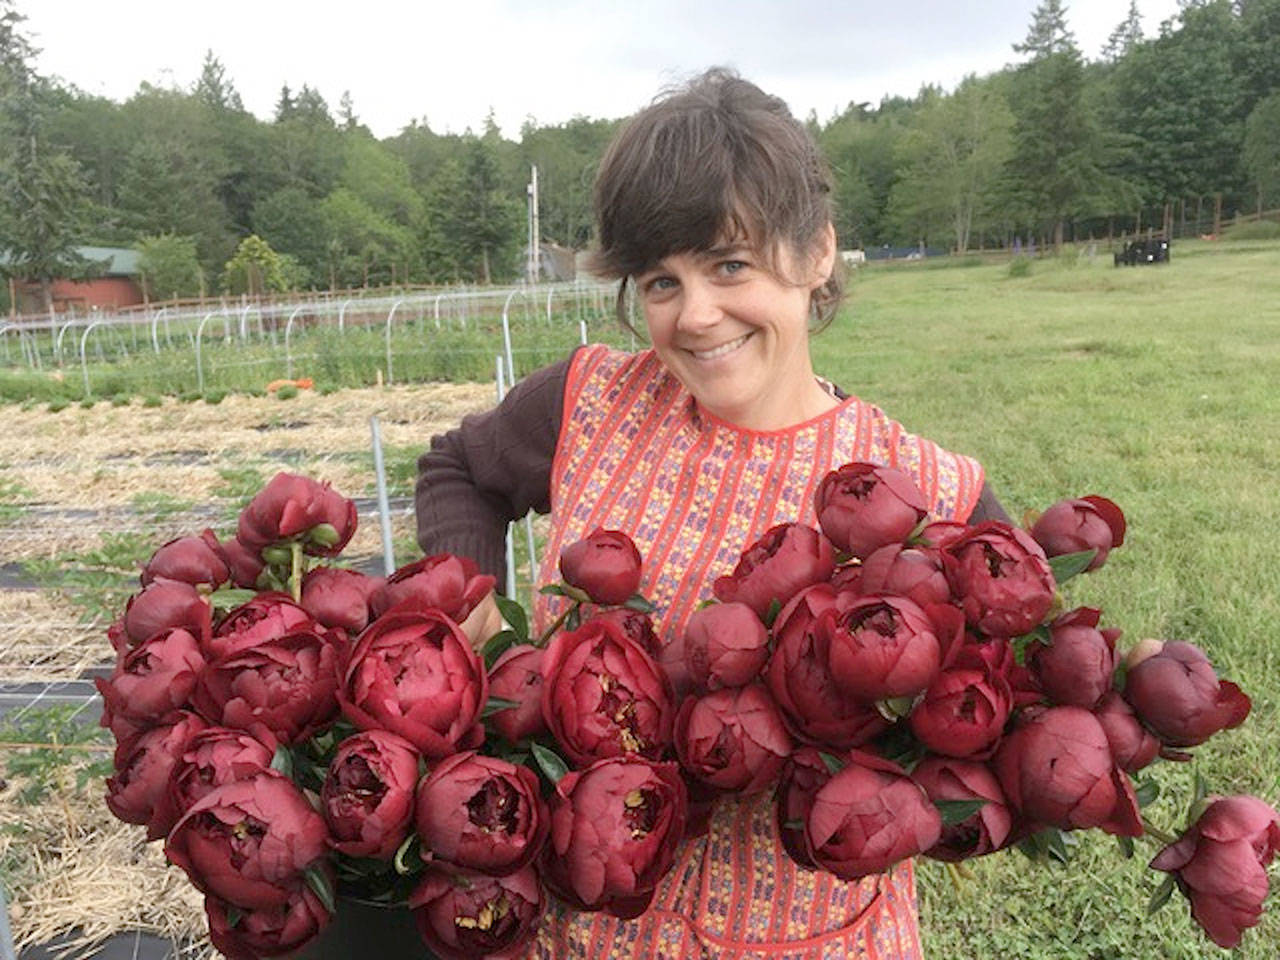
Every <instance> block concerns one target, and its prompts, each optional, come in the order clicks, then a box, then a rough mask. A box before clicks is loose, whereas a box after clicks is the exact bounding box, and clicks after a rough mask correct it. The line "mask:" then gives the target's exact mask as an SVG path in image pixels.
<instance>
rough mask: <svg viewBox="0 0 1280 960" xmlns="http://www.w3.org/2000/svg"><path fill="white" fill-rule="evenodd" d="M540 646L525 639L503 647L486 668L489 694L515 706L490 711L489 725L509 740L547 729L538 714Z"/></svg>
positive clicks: (540, 707)
mask: <svg viewBox="0 0 1280 960" xmlns="http://www.w3.org/2000/svg"><path fill="white" fill-rule="evenodd" d="M543 652H544V651H543V649H542V648H541V647H535V646H533V645H532V644H529V643H521V644H516V645H515V646H513V647H509V648H507V649H506V650H504V651H503V653H502V656H500V657H498V660H497V662H496V663H494V665H493V669H492V670H491V671H490V672H489V696H490V698H494V697H496V698H498V699H500V700H510V701H511V702H512V703H516V704H519V706H515V707H510V708H508V709H506V710H499V711H498V712H497V713H494V714H491V715H490V717H489V720H488V723H489V725H490V726H492V727H493V729H494V730H497V731H498V733H500V734H502V736H504V737H506V738H507V740H509V741H510V742H512V743H515V742H516V741H517V740H521V739H524V738H525V737H536V736H537V735H538V734H540V733H542V731H544V730H546V729H547V722H546V721H545V720H544V719H543V718H542V656H543Z"/></svg>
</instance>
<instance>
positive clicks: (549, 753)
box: [529, 743, 569, 783]
mask: <svg viewBox="0 0 1280 960" xmlns="http://www.w3.org/2000/svg"><path fill="white" fill-rule="evenodd" d="M529 749H530V750H532V751H533V759H534V760H536V761H537V762H538V766H539V767H541V768H542V772H543V773H544V774H546V777H547V779H548V780H550V781H551V782H552V783H559V782H560V778H561V777H563V776H564V775H565V774H566V773H568V772H569V765H568V764H567V763H565V762H564V760H563V758H562V757H561V756H560V754H558V753H556V752H555V751H554V750H552V749H550V748H548V747H544V746H543V745H542V744H540V743H531V744H529Z"/></svg>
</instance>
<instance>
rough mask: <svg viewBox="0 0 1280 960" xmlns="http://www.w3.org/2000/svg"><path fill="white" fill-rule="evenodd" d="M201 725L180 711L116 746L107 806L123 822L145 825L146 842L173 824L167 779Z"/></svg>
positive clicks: (173, 818) (108, 785)
mask: <svg viewBox="0 0 1280 960" xmlns="http://www.w3.org/2000/svg"><path fill="white" fill-rule="evenodd" d="M205 726H206V724H205V722H204V720H203V719H202V718H200V717H198V716H196V715H195V714H194V713H190V712H188V711H186V710H182V711H178V712H175V713H173V714H172V715H170V716H168V717H166V718H165V719H164V721H163V722H161V723H160V724H159V725H158V726H154V727H151V728H150V729H148V730H145V731H143V732H142V733H140V734H138V735H137V736H136V737H134V738H132V739H129V740H125V741H122V742H121V743H120V744H119V745H118V746H117V747H116V751H115V757H114V767H115V776H113V777H108V778H107V807H108V808H109V809H110V810H111V812H112V813H114V814H115V815H116V817H117V818H119V819H120V820H123V821H124V822H125V823H138V824H146V826H147V839H148V840H157V839H159V838H160V837H163V836H164V835H165V834H167V833H168V832H169V829H170V828H171V827H172V826H173V824H174V823H175V822H176V820H177V817H176V815H175V812H174V809H173V807H172V806H171V804H170V803H169V800H168V790H169V777H170V775H171V774H172V773H173V769H174V767H175V766H177V764H178V762H179V761H180V760H181V758H182V755H183V753H184V752H185V751H186V749H187V744H188V743H189V742H190V741H191V738H192V737H194V736H195V735H196V734H198V733H199V732H200V731H201V730H203V729H204V728H205Z"/></svg>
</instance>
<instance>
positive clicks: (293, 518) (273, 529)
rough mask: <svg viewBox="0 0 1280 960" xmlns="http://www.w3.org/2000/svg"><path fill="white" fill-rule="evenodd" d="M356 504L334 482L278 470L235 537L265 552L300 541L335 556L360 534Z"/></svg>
mask: <svg viewBox="0 0 1280 960" xmlns="http://www.w3.org/2000/svg"><path fill="white" fill-rule="evenodd" d="M356 523H357V517H356V505H355V502H354V501H352V500H348V499H347V498H346V497H344V496H342V495H341V494H340V493H337V492H336V491H334V490H332V489H330V487H329V484H327V483H319V482H317V481H315V480H312V479H311V478H310V477H302V476H298V475H297V474H292V473H277V474H276V475H275V476H274V477H272V478H271V480H270V482H269V483H268V484H267V485H266V486H265V487H263V488H262V491H261V492H260V493H259V494H258V495H257V496H255V497H254V498H253V499H252V500H250V501H249V505H248V506H246V507H245V508H244V510H243V511H242V512H241V514H240V524H239V526H238V527H237V529H236V539H238V540H239V541H240V542H241V543H243V544H244V545H245V547H247V548H248V549H249V550H251V551H253V552H255V553H258V554H261V553H262V549H263V548H264V547H269V546H271V545H272V544H274V543H280V542H282V541H292V540H298V541H301V543H302V545H303V550H304V552H306V553H307V554H309V555H311V556H313V557H334V556H337V555H338V554H339V553H341V552H342V548H343V547H345V546H346V545H347V542H348V541H349V540H350V539H351V537H352V536H353V535H354V534H355V532H356Z"/></svg>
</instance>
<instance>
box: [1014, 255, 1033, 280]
mask: <svg viewBox="0 0 1280 960" xmlns="http://www.w3.org/2000/svg"><path fill="white" fill-rule="evenodd" d="M1009 276H1011V277H1029V276H1031V258H1030V257H1028V256H1024V255H1022V254H1019V255H1018V256H1016V257H1014V258H1013V259H1012V260H1010V261H1009Z"/></svg>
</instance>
